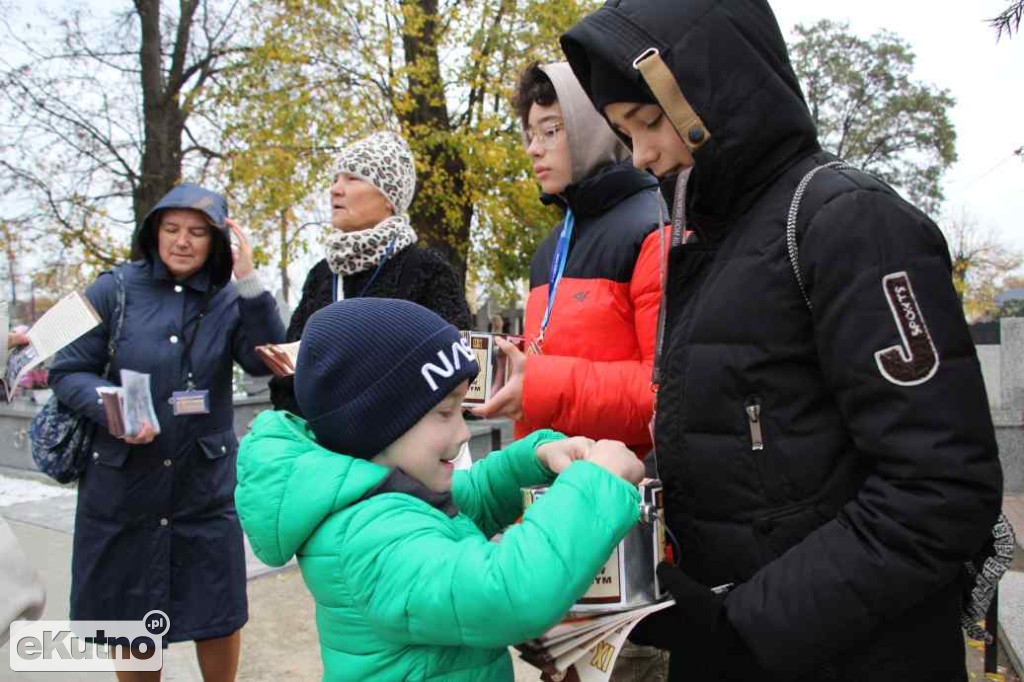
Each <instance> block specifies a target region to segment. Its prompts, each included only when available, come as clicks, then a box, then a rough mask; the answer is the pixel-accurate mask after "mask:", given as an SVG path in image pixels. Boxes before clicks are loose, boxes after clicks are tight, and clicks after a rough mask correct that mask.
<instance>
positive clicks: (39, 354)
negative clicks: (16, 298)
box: [0, 291, 102, 402]
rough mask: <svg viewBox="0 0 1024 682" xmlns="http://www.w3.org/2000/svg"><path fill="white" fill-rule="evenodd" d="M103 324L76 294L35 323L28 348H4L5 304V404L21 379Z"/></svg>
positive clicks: (5, 322) (2, 321)
mask: <svg viewBox="0 0 1024 682" xmlns="http://www.w3.org/2000/svg"><path fill="white" fill-rule="evenodd" d="M101 322H102V320H101V319H100V316H99V315H98V314H97V313H96V310H95V308H93V307H92V304H91V303H89V300H88V299H87V298H86V297H85V296H83V295H82V294H80V293H78V292H77V291H75V292H72V293H70V294H68V295H67V296H65V297H64V298H62V299H61V300H60V301H59V302H58V303H57V304H56V305H54V306H53V307H52V308H50V309H49V310H47V311H46V312H45V313H43V316H42V317H40V318H39V319H38V320H37V321H36V323H35V324H34V325H33V326H32V328H31V329H29V330H28V332H27V333H26V336H28V338H29V343H28V345H25V346H20V347H18V348H13V349H9V348H7V329H8V327H9V318H8V314H7V302H6V301H3V302H2V306H0V325H2V328H0V332H2V336H3V342H2V344H0V350H2V351H3V353H2V354H0V357H3V358H4V362H5V365H4V367H5V371H4V374H3V377H2V383H3V390H4V393H5V396H6V397H7V401H8V402H10V401H11V400H12V399H13V397H14V391H15V389H16V388H17V387H18V384H19V383H20V382H21V380H22V378H24V376H25V375H26V374H27V373H28V372H29V371H30V370H31V369H33V368H35V367H37V366H39V365H41V364H42V363H43V362H44V361H45V360H47V359H48V358H50V357H51V356H53V355H55V354H56V353H57V351H59V350H60V349H62V348H64V347H65V346H67V345H70V344H71V343H72V342H74V341H76V340H77V339H78V338H79V337H80V336H82V335H83V334H85V333H86V332H88V331H90V330H92V329H93V328H95V327H97V326H99V324H100V323H101Z"/></svg>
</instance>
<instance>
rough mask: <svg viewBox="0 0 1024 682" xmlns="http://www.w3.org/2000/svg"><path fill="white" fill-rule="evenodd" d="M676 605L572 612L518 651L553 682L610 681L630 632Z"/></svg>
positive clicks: (665, 602) (521, 645) (666, 603)
mask: <svg viewBox="0 0 1024 682" xmlns="http://www.w3.org/2000/svg"><path fill="white" fill-rule="evenodd" d="M673 604H675V601H674V600H672V599H667V600H665V601H659V602H656V603H654V604H645V605H643V606H634V607H631V608H628V609H624V610H621V611H612V612H609V611H601V612H600V613H594V614H581V613H578V612H572V613H570V615H569V617H568V618H566V619H565V620H563V621H562V622H561V623H559V624H558V625H556V626H554V627H553V628H551V629H550V630H548V631H547V632H545V633H544V634H543V635H542V636H541V637H540V638H538V639H534V640H531V641H529V642H525V643H523V644H520V645H519V646H517V647H516V648H517V649H518V650H519V653H520V654H521V655H522V658H523V660H524V661H526V662H527V663H530V664H532V665H534V666H536V667H538V668H540V669H541V670H542V671H544V672H545V673H546V674H547V677H548V678H550V679H551V680H553V681H554V682H607V680H608V678H609V677H611V674H612V667H613V666H614V665H615V659H617V658H618V657H619V652H620V651H621V650H622V645H623V644H625V642H626V637H627V636H628V635H629V633H630V631H631V630H632V629H633V628H634V627H636V624H637V623H639V622H640V621H641V620H643V619H644V618H645V617H647V616H649V615H650V614H652V613H655V612H656V611H661V610H662V609H667V608H668V607H670V606H672V605H673Z"/></svg>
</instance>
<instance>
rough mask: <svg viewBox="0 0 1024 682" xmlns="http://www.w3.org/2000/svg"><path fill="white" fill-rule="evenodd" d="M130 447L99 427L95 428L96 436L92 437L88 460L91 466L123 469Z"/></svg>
mask: <svg viewBox="0 0 1024 682" xmlns="http://www.w3.org/2000/svg"><path fill="white" fill-rule="evenodd" d="M131 447H132V446H130V445H129V444H128V443H126V442H124V441H123V440H121V439H119V438H114V437H113V436H111V435H110V434H109V433H108V432H107V431H106V430H105V429H104V428H103V427H102V426H100V427H97V428H96V435H95V436H93V439H92V451H91V452H90V453H89V458H90V460H91V463H92V464H98V465H102V466H106V467H112V468H114V469H123V468H124V463H125V460H127V459H128V451H129V450H131Z"/></svg>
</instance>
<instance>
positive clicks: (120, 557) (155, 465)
mask: <svg viewBox="0 0 1024 682" xmlns="http://www.w3.org/2000/svg"><path fill="white" fill-rule="evenodd" d="M169 208H187V209H193V210H198V211H200V212H202V213H204V214H205V215H206V217H207V218H208V219H209V221H210V223H211V224H212V225H213V227H212V228H211V229H212V230H213V240H212V242H211V247H210V255H209V257H208V259H207V261H206V264H205V265H204V266H203V268H202V269H201V270H200V271H199V272H197V273H195V274H194V275H192V276H191V277H189V278H188V279H186V280H184V281H180V282H179V281H175V279H174V277H173V276H172V275H171V274H170V273H169V272H168V270H167V268H166V267H165V266H164V264H163V262H162V261H161V260H160V258H159V255H158V252H157V247H156V229H157V226H158V220H157V217H158V213H159V212H160V211H161V210H164V209H169ZM226 217H227V203H226V202H225V200H224V198H223V197H221V196H220V195H218V194H215V193H213V192H210V191H208V190H205V189H202V188H200V187H197V186H195V185H179V186H178V187H176V188H174V189H173V190H171V192H169V193H168V194H167V195H166V196H165V197H164V198H163V199H162V200H161V201H160V203H159V204H158V205H157V206H156V207H155V208H154V209H153V211H151V212H150V214H149V215H148V216H147V217H146V219H145V220H144V221H143V224H142V226H141V228H140V229H139V231H138V232H137V233H136V235H135V240H136V241H135V244H136V247H137V248H138V249H139V250H140V251H141V253H143V255H144V256H145V258H144V260H140V261H135V262H132V263H130V264H127V265H124V266H122V267H121V272H122V273H123V275H124V279H125V288H126V305H125V319H124V327H123V329H122V332H121V335H120V338H119V339H118V344H117V352H116V354H115V357H114V362H113V365H112V370H111V376H112V378H113V382H114V383H118V382H119V379H118V377H119V376H120V370H121V369H131V370H135V371H138V372H146V373H148V374H149V375H150V382H151V390H152V396H153V403H154V405H155V407H156V412H157V417H158V419H159V420H160V428H161V433H160V435H158V436H157V437H156V439H155V440H154V441H153V442H152V443H150V444H148V445H129V444H127V443H125V442H124V441H122V440H118V439H116V438H113V437H112V436H110V434H109V433H108V431H107V422H106V417H105V414H104V411H103V407H102V406H101V405H100V404H99V400H98V395H97V393H96V388H97V387H98V386H104V385H109V383H110V382H108V381H107V380H105V379H104V378H102V377H101V376H100V375H101V374H102V372H103V367H104V365H105V363H106V360H107V339H108V334H109V332H110V330H111V328H112V322H113V318H114V314H115V310H116V307H117V303H116V301H117V283H116V280H115V278H114V277H113V276H112V275H111V274H110V273H104V274H103V275H101V276H100V277H99V278H98V279H97V280H96V282H95V283H94V284H93V285H92V286H90V287H89V289H88V290H87V291H86V297H87V298H88V299H89V301H90V302H91V303H92V304H93V306H95V308H96V311H97V312H98V313H99V314H100V316H101V317H102V318H103V324H102V325H101V326H100V327H97V328H96V329H94V330H93V331H92V332H90V333H88V334H86V335H85V336H83V337H82V338H80V339H79V340H78V341H76V342H75V343H74V344H72V345H70V346H68V347H67V348H65V349H64V350H63V351H61V353H60V354H59V355H58V356H57V359H56V361H55V364H54V366H53V367H52V369H51V370H50V383H51V385H52V387H53V390H54V392H55V393H56V395H57V397H58V398H59V399H60V400H61V401H62V402H63V403H65V404H66V405H68V406H70V407H71V408H73V409H74V410H76V411H77V412H79V413H81V414H85V415H86V416H87V417H88V418H89V419H92V420H93V421H95V422H96V423H97V424H98V428H97V429H96V437H95V440H94V442H93V450H94V452H93V453H92V458H91V461H90V462H89V463H88V466H87V467H86V469H85V471H84V473H83V474H82V476H81V479H80V481H79V484H78V509H77V513H76V516H75V535H74V552H73V559H72V564H73V565H72V584H71V619H72V620H136V619H141V618H142V617H143V616H144V615H145V614H146V613H147V612H148V611H151V610H153V609H159V610H161V611H163V612H164V613H166V614H168V616H169V617H170V630H169V632H168V633H167V635H166V636H165V641H172V642H173V641H186V640H201V639H211V638H216V637H223V636H226V635H229V634H231V633H233V632H235V631H236V630H238V629H239V628H240V627H242V625H244V624H245V622H246V620H247V618H248V607H247V602H246V593H245V554H244V550H243V545H242V530H241V527H240V526H239V523H238V517H237V514H236V512H235V503H234V489H235V452H236V450H237V447H238V441H237V439H236V437H235V431H234V427H233V408H232V399H231V396H232V385H231V379H232V366H233V362H238V363H239V364H240V365H241V366H242V367H243V368H244V369H245V370H246V371H247V372H249V373H250V374H257V375H259V374H268V373H269V372H268V370H267V368H266V366H265V365H264V364H263V362H262V361H261V360H260V359H259V357H258V356H257V355H256V353H255V350H254V349H255V347H256V346H257V345H261V344H266V343H278V342H281V341H282V340H283V338H284V327H283V325H282V322H281V319H280V316H279V314H278V311H277V306H276V304H275V302H274V299H273V297H272V296H271V295H270V294H269V293H268V292H266V291H262V292H261V291H260V287H259V286H258V285H255V286H253V284H254V283H253V282H247V284H249V286H248V287H244V288H245V289H246V296H245V297H244V296H242V295H240V293H239V290H238V289H237V288H236V286H235V285H234V284H232V283H231V282H230V279H231V271H232V260H231V249H230V237H229V234H228V230H227V228H226V227H225V225H224V219H225V218H226ZM250 295H251V297H248V296H250ZM204 303H205V314H204V315H203V316H202V322H201V323H199V322H198V321H199V315H200V312H201V311H202V310H203V307H204ZM193 337H195V339H194V341H193ZM187 349H190V352H189V357H190V358H191V371H192V372H193V374H194V381H195V385H196V388H197V389H205V390H208V391H209V392H210V413H209V414H205V415H196V416H180V417H175V416H174V415H173V410H172V406H171V404H170V403H169V399H170V398H171V394H172V392H174V391H180V390H184V389H185V388H186V381H187V373H188V371H189V370H188V367H189V363H188V362H187V361H186V360H185V352H186V350H187Z"/></svg>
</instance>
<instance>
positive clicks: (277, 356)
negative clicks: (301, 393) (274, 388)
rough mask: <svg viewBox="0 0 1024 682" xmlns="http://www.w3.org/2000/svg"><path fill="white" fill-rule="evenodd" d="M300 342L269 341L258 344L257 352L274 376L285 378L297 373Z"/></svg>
mask: <svg viewBox="0 0 1024 682" xmlns="http://www.w3.org/2000/svg"><path fill="white" fill-rule="evenodd" d="M299 343H300V342H299V341H295V342H294V343H268V344H267V345H265V346H256V353H257V355H259V356H260V359H262V360H263V363H264V364H265V365H266V366H267V367H269V368H270V371H271V372H273V373H274V376H276V377H278V378H281V379H283V378H284V377H290V376H291V375H293V374H295V365H296V364H298V362H299Z"/></svg>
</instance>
